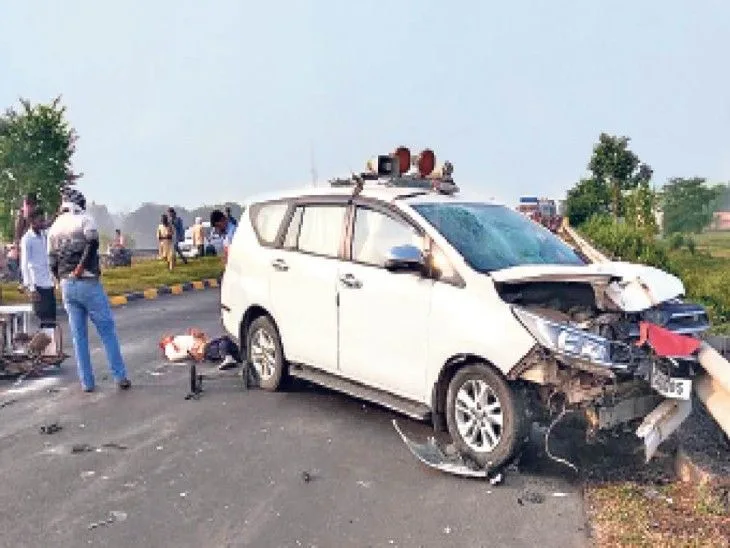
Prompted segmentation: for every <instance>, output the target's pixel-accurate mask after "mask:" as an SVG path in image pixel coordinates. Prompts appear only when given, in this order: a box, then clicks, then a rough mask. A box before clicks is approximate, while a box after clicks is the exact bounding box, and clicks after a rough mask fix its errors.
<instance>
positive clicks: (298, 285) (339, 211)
mask: <svg viewBox="0 0 730 548" xmlns="http://www.w3.org/2000/svg"><path fill="white" fill-rule="evenodd" d="M347 211H348V208H347V203H346V201H344V200H331V201H319V202H314V201H309V202H307V201H302V202H300V203H298V204H297V205H296V206H295V208H294V209H293V210H292V211H290V213H289V215H288V224H287V226H286V229H285V232H284V234H283V240H282V242H281V246H280V247H279V248H278V249H276V250H275V252H274V253H273V255H272V256H271V264H270V268H271V272H272V273H271V277H270V280H271V283H270V297H271V298H270V300H271V303H272V314H273V315H274V318H275V320H276V322H277V324H278V326H279V334H280V335H281V340H282V344H283V346H284V353H285V354H286V358H287V360H289V361H292V362H296V363H303V364H307V365H312V366H315V367H318V368H321V369H324V370H326V371H334V370H336V369H337V303H336V300H337V274H338V269H339V264H340V260H341V257H342V250H343V238H344V230H345V219H346V216H347Z"/></svg>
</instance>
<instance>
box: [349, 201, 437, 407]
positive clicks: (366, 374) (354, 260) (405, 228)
mask: <svg viewBox="0 0 730 548" xmlns="http://www.w3.org/2000/svg"><path fill="white" fill-rule="evenodd" d="M351 232H352V236H351V238H350V241H349V246H348V247H349V249H348V250H347V257H348V258H349V260H348V261H343V262H342V263H341V265H340V268H339V276H338V284H339V291H340V301H339V302H340V321H339V335H340V351H339V356H340V370H341V372H342V374H343V375H345V376H347V377H349V378H352V379H353V380H357V381H360V382H363V383H366V384H368V385H371V386H375V387H377V388H380V389H382V390H386V391H389V392H391V393H394V394H397V395H400V396H404V397H408V398H411V399H414V400H417V401H421V402H423V401H424V394H425V379H426V359H427V356H428V325H429V314H430V308H431V294H432V290H433V284H434V282H433V280H432V279H428V278H425V277H423V276H421V275H420V274H418V273H412V272H397V273H396V272H389V271H388V270H386V269H385V268H384V262H385V257H386V253H387V252H388V250H389V249H390V248H391V247H394V246H399V245H406V244H412V245H416V246H418V247H420V248H421V249H424V247H423V246H424V235H423V233H422V231H420V230H419V229H418V228H417V227H416V226H414V225H412V224H410V222H409V221H407V220H406V219H405V218H404V217H402V216H400V215H399V214H398V213H397V212H395V211H393V210H390V209H389V208H388V207H387V206H384V205H380V206H379V205H378V203H377V202H361V203H360V204H358V205H357V207H356V208H355V212H354V218H353V220H352V230H351Z"/></svg>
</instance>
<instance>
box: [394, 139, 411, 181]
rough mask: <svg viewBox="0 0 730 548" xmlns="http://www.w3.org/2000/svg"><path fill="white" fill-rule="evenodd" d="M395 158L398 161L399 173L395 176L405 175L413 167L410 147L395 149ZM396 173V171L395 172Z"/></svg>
mask: <svg viewBox="0 0 730 548" xmlns="http://www.w3.org/2000/svg"><path fill="white" fill-rule="evenodd" d="M393 156H394V157H395V158H397V159H398V166H397V172H396V173H394V175H403V174H404V173H406V172H407V171H408V170H409V169H410V167H411V151H410V149H408V147H404V146H400V147H398V148H396V149H395V152H394V153H393ZM393 171H396V170H393Z"/></svg>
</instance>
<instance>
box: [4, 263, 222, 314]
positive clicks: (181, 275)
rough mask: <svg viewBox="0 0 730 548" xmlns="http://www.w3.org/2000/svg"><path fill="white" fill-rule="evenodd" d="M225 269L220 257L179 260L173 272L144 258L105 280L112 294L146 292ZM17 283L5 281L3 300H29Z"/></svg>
mask: <svg viewBox="0 0 730 548" xmlns="http://www.w3.org/2000/svg"><path fill="white" fill-rule="evenodd" d="M222 272H223V265H222V263H221V259H220V257H203V258H200V259H193V260H190V261H189V262H188V264H187V265H184V264H182V263H178V265H177V266H176V267H175V270H173V271H172V272H170V271H169V270H168V269H167V266H166V265H165V263H163V262H161V261H155V260H152V261H141V262H139V263H135V264H132V266H131V267H120V268H111V269H108V270H105V271H104V272H103V274H102V277H101V280H102V283H103V284H104V289H106V291H107V293H108V294H109V295H121V294H123V293H129V292H132V291H142V290H145V289H149V288H152V287H158V286H161V285H175V284H180V283H185V282H192V281H196V280H204V279H207V278H217V277H218V276H220V275H221V274H222ZM17 287H18V286H17V284H2V294H3V303H5V304H11V303H22V302H27V299H26V298H25V296H24V295H22V294H20V293H19V292H18V290H17Z"/></svg>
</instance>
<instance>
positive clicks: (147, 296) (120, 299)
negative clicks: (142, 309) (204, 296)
mask: <svg viewBox="0 0 730 548" xmlns="http://www.w3.org/2000/svg"><path fill="white" fill-rule="evenodd" d="M220 282H221V279H220V278H208V279H205V280H196V281H193V282H186V283H182V284H175V285H161V286H159V287H152V288H149V289H145V290H143V291H133V292H131V293H124V294H122V295H113V296H110V297H109V304H111V306H113V307H117V306H124V305H126V304H129V303H132V302H135V301H142V300H154V299H157V298H159V297H160V296H162V295H182V294H183V293H187V292H189V291H202V290H203V289H212V288H216V287H220Z"/></svg>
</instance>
